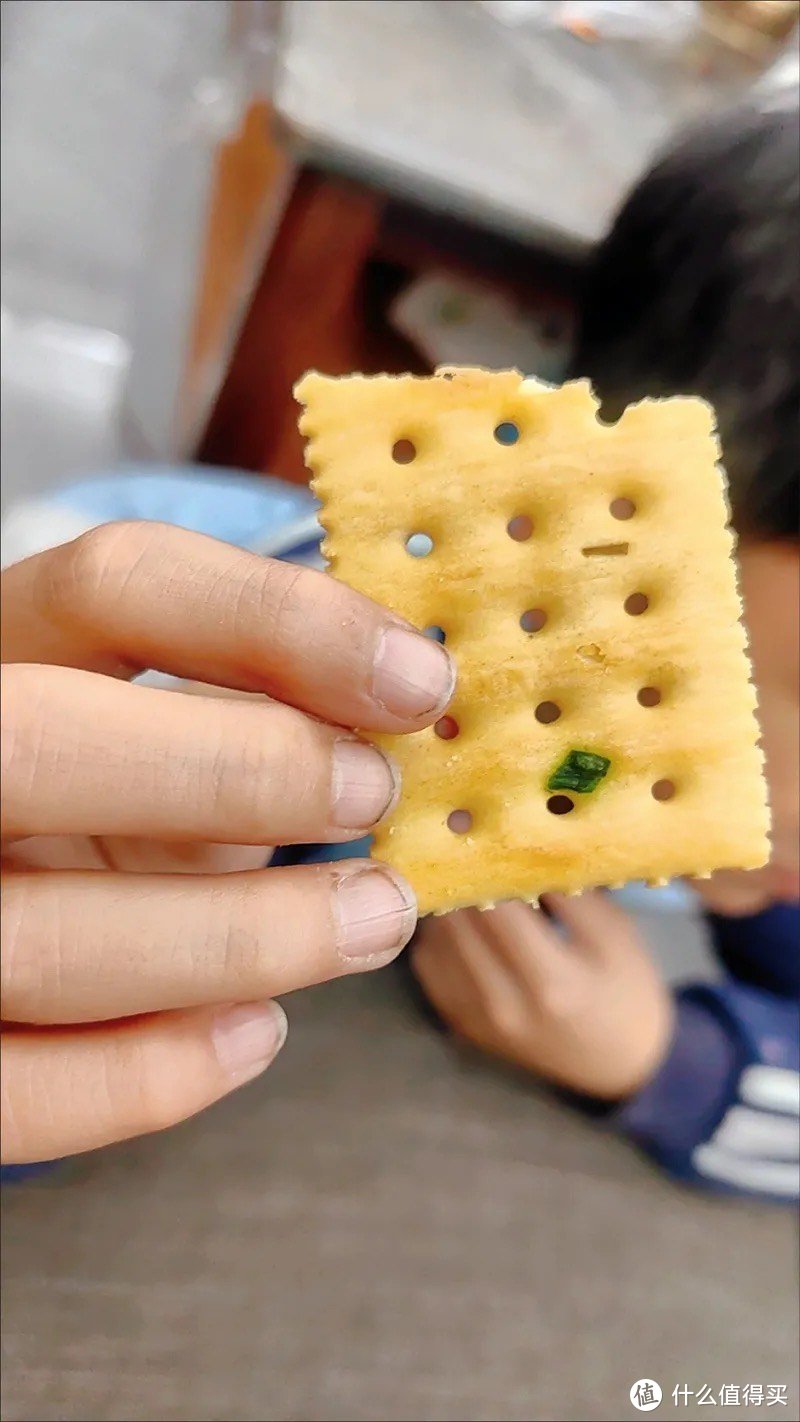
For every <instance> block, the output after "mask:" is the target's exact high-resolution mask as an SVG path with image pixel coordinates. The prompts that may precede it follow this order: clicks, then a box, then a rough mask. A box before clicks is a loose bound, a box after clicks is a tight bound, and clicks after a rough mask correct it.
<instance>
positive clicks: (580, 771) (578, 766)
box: [547, 750, 611, 795]
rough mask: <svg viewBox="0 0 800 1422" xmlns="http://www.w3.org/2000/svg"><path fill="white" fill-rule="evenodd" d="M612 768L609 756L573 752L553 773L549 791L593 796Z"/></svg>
mask: <svg viewBox="0 0 800 1422" xmlns="http://www.w3.org/2000/svg"><path fill="white" fill-rule="evenodd" d="M610 768H611V761H610V760H609V759H608V757H607V756H604V755H597V754H596V752H595V751H584V750H571V751H570V753H569V755H568V756H567V757H566V758H565V759H564V760H562V762H561V764H560V765H559V767H558V769H557V770H554V771H553V774H552V775H551V776H550V779H549V780H548V782H547V788H548V790H572V791H573V792H574V794H576V795H591V793H592V791H593V790H596V789H597V787H598V785H599V784H600V781H601V780H603V779H604V778H605V776H606V775H607V774H608V772H609V770H610Z"/></svg>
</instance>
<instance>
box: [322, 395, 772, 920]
mask: <svg viewBox="0 0 800 1422" xmlns="http://www.w3.org/2000/svg"><path fill="white" fill-rule="evenodd" d="M295 393H296V396H297V399H298V400H299V401H300V403H301V404H302V405H303V406H304V407H305V410H304V413H303V415H302V417H301V421H300V429H301V432H302V433H303V434H304V435H305V436H306V438H307V441H308V444H307V452H306V458H307V463H308V465H309V468H310V469H311V471H312V474H313V476H314V477H313V487H314V489H315V491H316V493H317V495H318V497H319V499H320V501H321V504H322V513H321V522H322V524H323V526H324V529H325V541H324V544H323V552H324V553H325V555H326V557H327V558H328V560H329V564H330V568H331V571H332V573H333V574H334V576H336V577H337V578H340V579H342V580H343V581H344V582H346V583H349V584H350V586H352V587H353V588H356V589H358V590H359V591H360V592H363V593H366V594H367V595H368V596H370V597H372V598H374V599H375V600H376V601H377V602H380V603H383V604H385V605H386V606H387V607H390V608H391V609H393V610H394V611H395V612H396V613H398V614H400V615H401V616H403V617H405V618H406V619H407V620H408V621H409V622H411V623H413V624H414V625H415V626H417V627H418V628H420V629H424V630H426V631H427V633H428V635H433V636H438V637H439V638H440V640H444V641H445V642H446V645H447V649H448V651H449V652H450V653H451V654H452V656H453V658H454V659H455V662H456V665H457V669H458V682H457V686H456V691H455V696H454V699H453V702H452V704H451V706H450V707H449V708H448V712H447V715H446V716H444V717H443V718H442V719H441V720H440V721H439V722H437V724H436V726H435V727H430V728H428V729H426V730H424V731H420V732H419V733H417V734H414V735H410V736H385V737H381V738H379V739H380V741H381V743H382V744H383V745H385V747H386V748H387V749H388V750H390V751H391V754H392V755H393V757H394V758H395V760H396V761H397V763H398V764H399V766H400V768H401V770H402V774H403V793H402V796H401V799H400V803H399V804H398V806H397V808H396V810H395V811H394V813H393V815H392V816H391V818H390V819H389V820H388V821H387V822H385V823H383V824H382V825H380V826H379V827H378V829H377V831H376V833H375V840H374V851H373V852H374V854H375V855H376V856H377V857H378V858H380V859H383V860H384V861H386V862H387V863H389V864H391V865H393V866H394V867H395V868H396V869H398V870H399V871H400V872H402V873H403V874H404V875H405V876H406V877H407V878H408V879H409V881H410V882H411V884H412V885H413V886H414V888H415V890H416V892H417V896H418V900H419V905H420V910H421V911H422V912H443V911H445V910H447V909H451V908H456V907H460V906H463V905H468V904H477V905H480V906H484V907H486V906H490V905H491V904H493V903H494V902H495V901H497V900H501V899H509V898H521V899H526V900H530V901H533V900H535V899H536V898H537V897H538V896H539V894H541V893H542V892H545V891H548V890H560V891H563V892H567V893H569V892H577V891H579V890H581V889H583V888H586V887H589V886H592V885H616V884H619V883H621V882H624V881H626V880H629V879H645V880H647V881H649V882H651V883H652V882H663V881H664V880H666V879H667V878H671V877H673V876H676V875H706V874H708V873H709V872H710V871H712V870H714V869H719V868H755V867H757V866H759V865H761V864H763V863H764V862H765V860H766V858H767V855H768V839H767V835H768V822H769V816H768V809H767V804H766V790H765V784H764V780H763V773H762V756H761V752H760V749H759V729H758V724H757V721H756V717H755V693H754V689H753V686H752V684H751V682H750V672H749V665H748V661H747V655H746V642H745V634H744V630H743V627H742V624H741V621H740V616H741V604H740V600H739V596H738V592H737V587H736V574H735V568H734V563H733V559H732V534H731V532H730V530H729V528H728V509H727V503H726V495H725V483H724V475H723V473H722V471H721V469H720V468H719V465H718V462H717V461H718V458H719V450H718V447H717V443H716V438H715V434H714V427H713V425H714V420H713V413H712V411H711V410H710V408H709V407H708V406H707V405H705V404H704V403H703V402H702V401H700V400H695V399H683V398H681V399H670V400H662V401H652V400H648V401H644V402H643V403H641V404H639V405H634V406H631V407H629V408H628V409H627V410H626V411H625V413H624V414H623V416H622V418H621V419H620V420H619V421H618V422H617V423H616V424H613V425H606V424H602V423H601V422H600V421H599V419H598V414H597V402H596V400H595V398H594V396H593V395H592V392H591V390H590V388H589V386H588V384H586V383H585V382H582V381H579V382H575V383H572V384H568V385H565V386H563V387H561V388H560V389H553V388H549V387H545V386H542V385H541V384H539V383H538V382H535V381H532V380H525V379H523V378H522V377H521V376H520V375H519V373H518V372H516V371H502V372H489V371H482V370H468V369H453V370H443V371H437V373H436V374H435V375H434V376H432V377H429V378H418V377H414V376H399V377H390V376H376V377H369V378H367V377H363V376H349V377H346V378H342V379H330V378H327V377H324V376H322V375H318V374H315V373H309V374H308V375H306V376H305V377H304V378H303V379H302V380H301V381H300V383H299V384H298V386H297V388H296V392H295Z"/></svg>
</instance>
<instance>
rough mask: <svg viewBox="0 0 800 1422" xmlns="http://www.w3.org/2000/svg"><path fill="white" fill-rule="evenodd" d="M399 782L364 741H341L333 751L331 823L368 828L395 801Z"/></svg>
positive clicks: (349, 827) (389, 767) (379, 756)
mask: <svg viewBox="0 0 800 1422" xmlns="http://www.w3.org/2000/svg"><path fill="white" fill-rule="evenodd" d="M399 788H400V780H399V776H398V774H397V771H396V770H395V768H394V766H393V765H392V764H391V763H390V761H389V760H387V758H386V756H384V755H381V752H380V751H379V750H378V749H377V748H376V747H375V746H370V745H367V744H366V743H365V742H364V741H350V740H344V739H342V740H340V741H337V742H336V745H335V746H334V748H333V786H332V792H333V793H332V797H331V823H332V824H334V825H337V826H338V827H339V828H340V829H369V827H370V825H374V824H375V823H376V821H377V820H379V819H381V817H382V816H383V815H385V814H386V812H387V810H389V809H390V808H391V806H392V805H393V804H394V802H395V800H396V799H397V794H398V791H399Z"/></svg>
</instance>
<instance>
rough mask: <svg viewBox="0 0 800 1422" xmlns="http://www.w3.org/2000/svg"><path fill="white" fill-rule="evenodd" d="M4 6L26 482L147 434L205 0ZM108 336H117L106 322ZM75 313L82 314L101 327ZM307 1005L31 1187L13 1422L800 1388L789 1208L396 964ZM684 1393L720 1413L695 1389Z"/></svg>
mask: <svg viewBox="0 0 800 1422" xmlns="http://www.w3.org/2000/svg"><path fill="white" fill-rule="evenodd" d="M3 10H4V51H3V64H4V88H5V96H4V106H5V118H6V134H5V135H4V142H5V143H6V144H7V145H8V146H6V147H5V149H4V156H5V157H6V159H7V160H8V157H9V154H10V155H11V158H12V160H13V161H12V163H11V169H10V172H9V167H8V161H6V163H5V164H4V167H5V172H4V183H5V189H4V198H5V199H6V200H5V202H4V237H5V242H4V253H3V278H4V280H3V287H4V290H3V299H4V335H7V334H8V332H9V330H10V331H11V334H12V337H15V340H12V342H11V350H10V354H9V343H8V342H7V341H4V346H5V349H4V368H3V404H4V427H5V428H4V475H5V478H6V481H7V483H8V485H9V490H8V492H9V497H10V498H12V499H13V498H15V497H17V496H18V495H19V494H20V492H25V493H28V492H30V490H31V488H41V487H43V486H45V485H46V484H47V483H49V482H52V481H54V480H58V479H61V478H63V477H66V476H68V475H70V474H72V473H75V472H77V471H78V470H80V471H81V472H84V471H85V470H88V469H90V468H92V467H93V466H95V465H96V464H98V463H100V462H106V461H108V460H113V459H116V458H117V457H118V456H119V453H120V450H122V449H124V445H123V443H122V442H121V441H120V439H119V435H118V428H117V424H116V405H115V401H116V399H117V396H118V390H119V383H120V378H121V373H124V367H125V361H126V358H127V354H126V353H127V350H128V343H129V341H130V337H131V331H132V322H131V314H130V313H131V299H132V298H131V292H132V290H133V287H134V285H135V282H136V279H137V275H140V273H138V266H139V264H140V262H141V252H142V244H143V236H142V233H143V231H144V226H145V222H146V218H145V210H146V191H147V173H148V152H149V155H150V161H151V162H152V161H155V159H154V155H153V151H152V150H153V149H154V147H156V146H157V129H158V122H157V116H158V114H159V112H162V111H163V110H162V109H161V108H160V107H159V106H160V105H163V103H164V102H165V93H166V97H168V85H167V88H166V91H165V84H166V79H165V76H166V75H167V74H168V73H170V72H172V71H171V70H170V68H169V64H170V63H171V62H172V61H173V60H174V55H175V49H176V47H178V48H180V47H181V46H183V47H186V46H190V45H191V43H192V35H193V34H194V31H193V29H192V25H193V24H194V21H195V20H196V18H197V13H198V12H197V7H196V6H195V5H194V4H186V5H184V3H183V0H178V3H175V0H169V3H151V0H135V3H131V4H127V3H122V0H119V3H117V0H115V3H114V4H108V3H105V4H104V3H95V0H91V2H90V3H87V0H77V3H70V4H59V3H52V0H50V3H46V4H38V3H33V0H25V3H21V4H6V5H4V7H3ZM104 65H106V66H107V69H104ZM98 73H100V74H101V75H102V74H104V73H105V75H106V79H105V80H104V82H103V85H102V86H101V90H100V91H98V88H97V74H98ZM92 76H94V78H92ZM109 76H111V77H109ZM54 114H55V115H57V122H56V121H55V120H54V117H53V115H54ZM154 115H155V117H154ZM100 121H102V124H103V125H104V128H103V130H102V132H101V131H100V130H98V128H97V124H98V122H100ZM65 135H66V137H67V141H66V142H65V141H64V138H65ZM100 139H103V141H99V140H100ZM109 146H110V148H111V149H112V150H113V154H114V161H113V162H112V161H111V159H110V158H109V157H108V148H109ZM59 154H60V161H58V160H59ZM65 165H66V169H67V171H65ZM82 165H88V167H87V170H86V172H81V171H78V170H79V169H81V166H82ZM92 173H94V175H95V176H94V179H93V180H92V179H91V174H92ZM20 193H22V197H20ZM76 193H78V194H80V193H85V194H87V195H88V196H87V200H86V201H78V202H77V204H76V202H75V195H76ZM89 199H91V200H89ZM123 218H124V219H125V220H124V221H123ZM126 224H127V226H126ZM9 321H10V322H11V325H10V326H9V325H8V322H9ZM53 322H56V323H57V330H56V331H55V336H54V328H53V325H52V323H53ZM42 324H44V333H43V331H42ZM97 331H100V332H101V333H102V332H105V344H103V339H101V340H100V342H99V345H98V344H97V341H96V339H95V343H94V344H92V340H91V339H88V338H87V334H86V333H87V332H88V333H92V332H95V333H96V332H97ZM65 332H67V334H68V335H69V333H72V336H73V337H74V336H75V332H79V333H82V334H81V336H80V339H75V340H73V344H72V345H70V340H69V339H66V338H65V334H64V333H65ZM645 927H646V928H647V929H648V931H649V934H650V937H651V940H652V942H653V944H654V949H655V951H656V952H657V954H658V956H659V958H660V960H661V961H662V963H663V964H664V967H665V970H666V971H667V972H668V973H669V974H670V976H676V975H680V974H681V973H683V972H685V971H695V972H697V971H700V972H703V971H707V960H706V959H705V958H704V950H703V945H702V942H701V940H700V938H699V935H698V931H697V928H696V925H694V924H693V923H692V922H691V921H690V920H689V919H688V918H684V917H682V916H679V917H669V918H665V917H659V916H657V915H654V916H653V917H652V919H651V920H650V921H649V922H648V923H646V924H645ZM289 1011H290V1017H291V1023H292V1031H291V1037H290V1042H289V1044H288V1046H287V1048H286V1051H285V1054H284V1056H283V1057H282V1059H281V1060H280V1062H279V1063H278V1065H277V1066H276V1068H275V1069H274V1070H273V1071H271V1072H270V1073H269V1074H268V1076H267V1077H266V1078H265V1079H264V1081H263V1082H260V1083H258V1084H257V1085H255V1086H253V1087H251V1088H249V1089H247V1090H245V1091H243V1092H241V1093H240V1094H239V1095H238V1096H236V1097H235V1098H232V1099H231V1100H229V1101H227V1102H225V1103H223V1104H222V1105H220V1106H219V1107H218V1108H216V1109H215V1110H214V1111H212V1112H210V1113H209V1114H208V1115H206V1116H204V1117H202V1118H201V1119H199V1120H197V1121H195V1122H192V1123H190V1124H188V1125H187V1126H185V1127H184V1128H182V1129H181V1130H179V1131H176V1132H174V1133H171V1134H169V1135H166V1136H163V1137H160V1138H158V1139H151V1140H147V1141H142V1142H138V1143H135V1144H131V1145H127V1146H123V1147H120V1148H118V1149H114V1150H111V1151H108V1152H105V1153H101V1154H99V1155H97V1156H95V1157H93V1158H91V1159H86V1160H82V1161H80V1162H77V1163H74V1164H71V1165H69V1166H66V1167H64V1168H63V1169H62V1170H60V1171H59V1172H57V1173H56V1174H55V1175H53V1176H52V1177H49V1178H47V1179H45V1180H42V1181H39V1182H31V1183H28V1184H26V1185H23V1186H18V1187H14V1188H11V1189H9V1190H7V1191H6V1192H5V1195H4V1209H3V1265H4V1328H3V1345H4V1349H5V1368H4V1373H3V1390H4V1396H3V1407H2V1415H3V1416H4V1418H5V1419H6V1422H34V1419H50V1418H52V1419H65V1422H72V1419H74V1422H95V1419H96V1420H97V1422H105V1419H108V1422H112V1419H121V1422H128V1420H129V1419H130V1422H156V1419H163V1422H170V1420H171V1419H187V1422H188V1419H198V1422H201V1420H202V1419H218V1420H219V1422H233V1419H241V1420H242V1422H247V1420H248V1419H252V1420H253V1422H269V1419H296V1422H325V1419H342V1422H345V1419H349V1420H350V1422H356V1419H364V1422H375V1420H376V1419H378V1420H379V1422H395V1419H397V1422H400V1419H406V1422H409V1419H410V1422H428V1419H430V1422H436V1419H456V1418H469V1419H473V1420H474V1422H479V1420H480V1419H492V1422H494V1419H497V1422H515V1420H516V1419H520V1422H521V1420H522V1419H531V1422H532V1420H533V1419H539V1418H542V1419H545V1418H549V1419H553V1422H555V1419H561V1418H563V1419H578V1418H586V1419H594V1418H597V1419H608V1422H614V1419H618V1418H620V1417H624V1416H629V1415H634V1413H633V1410H632V1408H631V1407H630V1405H629V1403H628V1400H627V1398H628V1390H629V1388H630V1386H631V1383H632V1382H634V1381H635V1380H636V1379H637V1378H639V1377H654V1378H656V1379H657V1380H659V1381H660V1382H661V1384H662V1386H663V1387H664V1390H665V1394H666V1396H667V1398H669V1395H670V1393H671V1390H672V1388H673V1387H674V1386H675V1385H676V1384H684V1383H685V1384H686V1385H687V1386H688V1387H690V1388H692V1389H693V1390H695V1391H696V1390H697V1389H698V1388H699V1387H700V1386H701V1385H702V1384H703V1383H709V1384H711V1385H713V1386H715V1387H719V1386H720V1385H721V1384H722V1383H724V1382H734V1383H735V1382H738V1383H746V1382H761V1383H768V1382H772V1383H788V1384H789V1385H790V1389H791V1390H792V1391H793V1393H794V1395H795V1397H796V1378H797V1369H796V1358H795V1349H794V1340H795V1337H796V1330H797V1307H796V1296H795V1293H796V1291H795V1259H796V1240H795V1231H794V1226H793V1222H792V1220H791V1219H790V1218H788V1217H787V1216H786V1215H785V1214H784V1213H781V1212H775V1211H772V1210H769V1209H766V1208H761V1207H758V1206H755V1205H743V1204H736V1203H730V1202H718V1201H713V1200H705V1199H701V1198H698V1197H696V1196H694V1195H692V1194H689V1193H686V1192H684V1191H682V1190H680V1189H678V1188H677V1187H674V1186H672V1185H671V1184H669V1183H668V1182H667V1181H666V1180H664V1179H662V1178H660V1177H659V1176H658V1175H657V1174H656V1173H655V1172H654V1171H653V1170H652V1169H651V1168H650V1167H649V1166H648V1165H647V1164H646V1163H644V1162H643V1161H640V1160H639V1159H638V1158H637V1157H636V1156H634V1154H633V1153H632V1152H631V1151H630V1150H629V1149H627V1148H626V1147H625V1146H624V1145H622V1144H621V1143H619V1142H617V1141H615V1140H614V1139H612V1138H610V1137H609V1136H607V1135H606V1134H605V1133H604V1132H603V1131H602V1130H600V1129H599V1128H597V1127H595V1126H593V1125H591V1124H589V1123H587V1122H585V1121H583V1120H581V1119H579V1118H577V1117H575V1116H573V1115H572V1114H570V1113H569V1112H568V1111H567V1110H566V1109H565V1108H564V1107H563V1106H561V1105H560V1104H558V1103H556V1102H555V1101H553V1100H552V1099H550V1098H549V1097H547V1096H546V1095H544V1094H541V1093H539V1092H537V1091H536V1090H534V1089H532V1088H531V1087H530V1085H529V1084H528V1083H526V1082H521V1081H519V1080H518V1079H516V1078H514V1077H511V1076H508V1075H505V1074H502V1073H500V1072H498V1071H496V1070H493V1069H489V1068H487V1067H486V1066H485V1064H484V1063H483V1062H480V1061H478V1060H476V1059H475V1058H474V1057H471V1056H469V1055H465V1054H463V1053H460V1052H457V1051H454V1050H453V1049H452V1048H451V1047H450V1046H449V1045H448V1044H447V1043H446V1042H445V1041H444V1040H442V1039H441V1038H439V1037H438V1036H437V1035H436V1034H435V1033H433V1032H432V1031H431V1030H430V1029H429V1028H428V1027H427V1026H426V1025H425V1024H424V1023H423V1022H422V1021H421V1020H420V1019H419V1018H418V1016H417V1015H416V1013H415V1012H414V1011H412V1009H411V1007H410V1005H409V1002H408V999H407V996H406V994H405V991H404V989H403V985H402V982H401V980H400V978H399V976H398V974H397V973H396V972H393V971H388V972H386V973H384V974H382V975H380V976H378V977H376V978H371V979H369V980H365V981H363V982H356V981H354V980H350V981H348V982H346V983H341V984H337V985H335V986H332V987H328V988H322V989H318V990H316V991H314V992H312V993H308V994H305V995H303V996H301V997H298V998H297V1000H293V1001H291V1002H290V1003H289ZM763 1412H764V1409H762V1408H751V1409H749V1410H748V1409H744V1408H743V1409H740V1410H737V1409H735V1408H731V1409H725V1410H724V1412H723V1414H722V1415H724V1416H729V1417H737V1416H753V1417H758V1416H761V1415H762V1414H763ZM658 1415H659V1416H667V1417H669V1416H680V1417H694V1416H696V1415H697V1416H700V1417H704V1416H706V1415H707V1414H706V1409H705V1408H700V1409H697V1408H693V1407H692V1406H691V1405H690V1406H689V1407H682V1408H679V1409H677V1410H675V1409H674V1408H673V1407H672V1404H671V1403H665V1404H664V1405H663V1406H662V1408H661V1409H660V1411H659V1414H658ZM770 1415H775V1416H777V1415H782V1416H790V1417H796V1416H797V1410H796V1405H795V1404H793V1406H792V1407H791V1408H789V1409H788V1410H787V1411H784V1409H775V1411H774V1413H771V1414H770Z"/></svg>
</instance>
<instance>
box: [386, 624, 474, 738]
mask: <svg viewBox="0 0 800 1422" xmlns="http://www.w3.org/2000/svg"><path fill="white" fill-rule="evenodd" d="M455 681H456V672H455V667H454V665H453V662H452V660H451V658H450V657H449V655H448V653H447V652H446V651H445V649H444V647H442V646H441V645H440V643H439V642H434V641H433V640H432V639H431V638H430V637H423V636H422V635H421V634H420V633H419V632H410V631H407V630H406V628H405V627H389V628H387V630H386V631H385V632H384V634H383V636H382V638H381V641H380V643H379V646H378V652H377V656H376V658H375V668H374V672H373V683H372V689H373V694H374V696H375V698H376V700H377V701H379V702H380V703H381V705H382V706H383V707H384V708H385V709H386V710H387V711H391V712H392V714H393V715H394V716H402V717H404V718H406V719H407V718H413V717H415V716H427V715H430V714H431V713H432V712H434V711H443V710H444V708H445V706H446V705H447V703H448V701H449V700H450V698H451V696H452V695H453V688H454V687H455Z"/></svg>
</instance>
